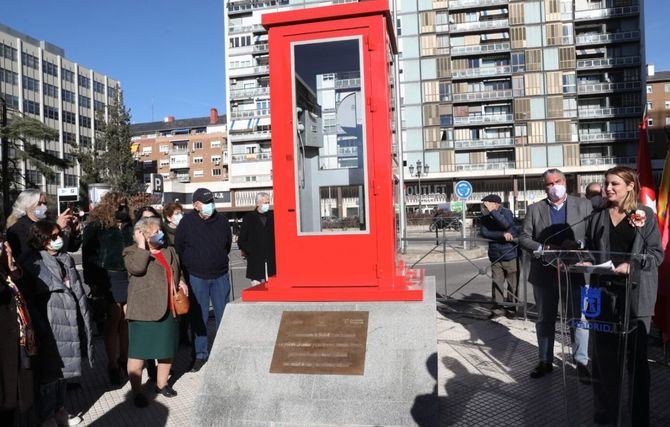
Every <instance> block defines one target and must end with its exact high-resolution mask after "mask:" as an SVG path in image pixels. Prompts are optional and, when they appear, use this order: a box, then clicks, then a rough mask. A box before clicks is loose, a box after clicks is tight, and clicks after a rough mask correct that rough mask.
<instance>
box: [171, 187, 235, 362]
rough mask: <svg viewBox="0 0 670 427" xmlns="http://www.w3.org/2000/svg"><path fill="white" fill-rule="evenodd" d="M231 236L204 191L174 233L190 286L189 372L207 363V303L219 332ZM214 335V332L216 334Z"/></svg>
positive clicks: (210, 196)
mask: <svg viewBox="0 0 670 427" xmlns="http://www.w3.org/2000/svg"><path fill="white" fill-rule="evenodd" d="M232 241H233V235H232V233H231V232H230V223H228V218H227V217H226V215H225V214H223V213H220V212H217V211H216V209H215V206H214V194H213V193H212V192H211V191H209V190H208V189H206V188H198V189H197V190H195V192H194V193H193V211H191V212H189V213H187V214H186V215H184V217H183V218H182V220H181V221H179V225H178V226H177V231H176V233H175V248H176V249H177V253H178V254H179V258H180V260H181V265H182V267H183V268H184V270H186V272H187V273H188V279H189V285H190V286H191V294H192V295H193V298H191V309H190V314H191V330H192V332H193V336H194V339H193V342H194V346H195V360H194V361H193V368H192V369H191V371H192V372H197V371H199V370H200V368H202V366H203V365H204V364H205V362H206V361H207V358H208V356H209V350H208V348H207V320H208V318H209V301H210V299H211V301H212V306H213V307H214V318H215V320H216V328H215V331H216V330H218V329H219V324H220V323H221V318H222V317H223V310H224V309H225V308H226V304H227V303H228V294H229V293H230V278H229V276H228V254H229V253H230V247H231V245H232ZM215 334H216V332H215Z"/></svg>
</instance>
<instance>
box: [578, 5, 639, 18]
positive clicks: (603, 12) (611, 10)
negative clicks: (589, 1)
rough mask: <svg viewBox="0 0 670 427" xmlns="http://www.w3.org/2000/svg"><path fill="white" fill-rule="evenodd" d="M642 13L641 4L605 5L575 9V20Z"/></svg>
mask: <svg viewBox="0 0 670 427" xmlns="http://www.w3.org/2000/svg"><path fill="white" fill-rule="evenodd" d="M639 14H640V6H623V7H605V8H600V9H591V10H577V11H575V21H593V20H596V21H597V20H601V19H607V18H619V17H624V16H636V15H639Z"/></svg>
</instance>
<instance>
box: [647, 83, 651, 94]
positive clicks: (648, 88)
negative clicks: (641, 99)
mask: <svg viewBox="0 0 670 427" xmlns="http://www.w3.org/2000/svg"><path fill="white" fill-rule="evenodd" d="M647 93H652V92H651V85H647Z"/></svg>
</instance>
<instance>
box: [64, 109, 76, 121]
mask: <svg viewBox="0 0 670 427" xmlns="http://www.w3.org/2000/svg"><path fill="white" fill-rule="evenodd" d="M63 121H64V122H65V123H70V124H75V123H77V116H76V114H74V113H72V112H70V111H63Z"/></svg>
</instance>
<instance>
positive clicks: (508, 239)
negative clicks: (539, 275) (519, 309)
mask: <svg viewBox="0 0 670 427" xmlns="http://www.w3.org/2000/svg"><path fill="white" fill-rule="evenodd" d="M501 202H502V200H500V197H499V196H497V195H495V194H489V195H488V196H486V197H484V198H483V199H482V214H483V217H482V221H481V230H480V233H481V235H482V237H484V238H485V239H490V240H491V242H489V260H491V276H492V277H493V281H492V294H493V307H492V308H491V316H490V318H491V319H495V318H496V317H500V316H502V315H503V314H505V307H504V306H503V305H502V304H503V302H506V303H516V302H517V301H518V299H517V298H518V277H517V257H518V251H517V246H516V244H515V243H514V242H513V240H514V238H515V237H517V235H518V231H517V229H516V227H515V226H514V216H513V215H512V211H510V210H509V209H507V208H505V207H503V206H502V204H501ZM505 282H507V286H505ZM507 314H508V316H510V317H514V316H515V315H516V310H515V309H514V307H513V306H508V308H507Z"/></svg>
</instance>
